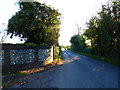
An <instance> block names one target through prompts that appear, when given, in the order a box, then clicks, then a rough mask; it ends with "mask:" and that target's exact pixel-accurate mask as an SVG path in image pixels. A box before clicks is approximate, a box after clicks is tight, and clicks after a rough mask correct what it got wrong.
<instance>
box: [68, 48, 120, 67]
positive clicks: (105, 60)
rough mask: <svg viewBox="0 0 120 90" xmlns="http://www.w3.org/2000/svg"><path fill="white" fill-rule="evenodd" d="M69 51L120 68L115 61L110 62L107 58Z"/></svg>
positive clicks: (119, 64)
mask: <svg viewBox="0 0 120 90" xmlns="http://www.w3.org/2000/svg"><path fill="white" fill-rule="evenodd" d="M70 51H72V52H75V53H78V54H81V55H84V56H87V57H90V58H94V59H96V60H100V61H104V62H107V63H110V64H113V65H116V66H119V67H120V63H119V61H118V62H117V61H116V60H112V59H108V58H104V57H99V56H94V55H90V54H87V53H82V52H78V51H73V50H70Z"/></svg>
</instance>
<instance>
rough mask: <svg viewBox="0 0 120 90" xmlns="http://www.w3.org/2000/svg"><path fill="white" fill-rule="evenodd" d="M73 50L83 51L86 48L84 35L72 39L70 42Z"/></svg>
mask: <svg viewBox="0 0 120 90" xmlns="http://www.w3.org/2000/svg"><path fill="white" fill-rule="evenodd" d="M70 43H71V48H72V49H73V50H76V51H81V52H82V51H83V49H85V48H86V43H85V38H83V35H79V34H77V35H74V36H72V37H71V40H70Z"/></svg>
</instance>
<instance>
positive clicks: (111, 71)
mask: <svg viewBox="0 0 120 90" xmlns="http://www.w3.org/2000/svg"><path fill="white" fill-rule="evenodd" d="M63 61H64V64H62V65H60V66H56V67H53V68H50V69H47V70H45V71H42V72H39V73H36V74H33V75H31V79H30V80H29V83H26V84H24V85H19V86H13V87H12V88H118V76H119V75H118V69H120V68H118V67H116V66H114V65H111V64H108V63H104V62H101V61H98V60H94V59H91V58H89V57H86V56H83V55H79V54H77V53H74V52H71V51H68V50H64V51H63Z"/></svg>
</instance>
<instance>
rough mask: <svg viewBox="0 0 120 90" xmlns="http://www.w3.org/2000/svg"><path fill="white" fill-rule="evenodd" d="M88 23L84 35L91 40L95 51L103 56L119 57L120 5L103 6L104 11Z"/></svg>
mask: <svg viewBox="0 0 120 90" xmlns="http://www.w3.org/2000/svg"><path fill="white" fill-rule="evenodd" d="M98 15H99V16H98V17H96V16H94V17H92V18H91V19H90V21H89V22H88V23H87V25H88V29H87V30H86V32H85V33H84V35H86V36H87V37H88V38H89V39H91V41H92V42H91V43H92V48H93V51H94V52H95V53H96V54H98V55H102V56H106V55H112V56H114V55H115V56H119V54H118V52H119V51H120V48H119V45H120V44H119V42H120V38H119V37H120V33H119V30H120V25H119V23H120V3H119V2H112V4H109V3H108V5H102V10H101V11H100V12H99V13H98Z"/></svg>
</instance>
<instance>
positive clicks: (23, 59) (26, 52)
mask: <svg viewBox="0 0 120 90" xmlns="http://www.w3.org/2000/svg"><path fill="white" fill-rule="evenodd" d="M0 56H1V57H0V60H2V65H3V66H8V65H18V64H27V63H32V62H46V61H48V62H49V63H50V62H51V61H52V60H53V46H25V45H4V44H3V45H2V50H0Z"/></svg>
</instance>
